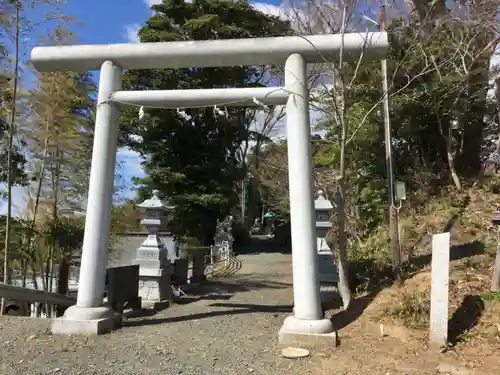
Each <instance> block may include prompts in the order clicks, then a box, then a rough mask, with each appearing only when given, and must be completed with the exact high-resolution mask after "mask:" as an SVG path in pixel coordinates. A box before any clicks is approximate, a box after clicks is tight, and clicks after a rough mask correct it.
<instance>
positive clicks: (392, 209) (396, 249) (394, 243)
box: [380, 0, 401, 279]
mask: <svg viewBox="0 0 500 375" xmlns="http://www.w3.org/2000/svg"><path fill="white" fill-rule="evenodd" d="M386 6H387V0H384V4H382V5H380V31H382V32H384V31H386ZM381 67H382V91H383V93H382V95H383V103H384V141H385V161H386V168H387V184H388V192H389V231H390V234H391V250H392V270H393V275H394V277H395V279H400V278H401V248H400V246H399V225H398V213H397V211H396V206H395V196H394V169H393V166H392V134H391V117H390V107H389V82H388V73H387V70H388V69H387V59H383V60H382V62H381Z"/></svg>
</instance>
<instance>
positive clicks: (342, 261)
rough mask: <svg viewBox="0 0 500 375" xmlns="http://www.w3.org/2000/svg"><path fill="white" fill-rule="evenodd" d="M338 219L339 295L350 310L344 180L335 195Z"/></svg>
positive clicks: (340, 181)
mask: <svg viewBox="0 0 500 375" xmlns="http://www.w3.org/2000/svg"><path fill="white" fill-rule="evenodd" d="M335 198H336V199H335V201H336V205H337V217H338V229H337V230H338V232H337V242H338V251H339V262H338V270H339V293H340V297H341V298H342V304H343V306H344V310H346V309H348V308H349V306H350V304H351V298H352V296H351V289H350V288H349V272H348V270H349V262H348V258H347V239H346V233H345V222H346V215H345V186H344V181H343V179H340V180H339V182H338V190H337V194H335Z"/></svg>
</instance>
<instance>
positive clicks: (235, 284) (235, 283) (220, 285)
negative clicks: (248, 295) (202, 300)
mask: <svg viewBox="0 0 500 375" xmlns="http://www.w3.org/2000/svg"><path fill="white" fill-rule="evenodd" d="M291 285H292V284H290V283H283V282H280V281H272V280H255V279H252V280H250V279H245V278H241V277H238V278H233V279H231V280H210V281H206V282H205V283H203V284H201V285H199V286H197V287H196V288H194V289H193V290H189V291H187V292H186V293H187V294H188V295H189V296H202V295H209V294H234V293H239V292H248V291H251V290H259V289H286V288H290V287H291Z"/></svg>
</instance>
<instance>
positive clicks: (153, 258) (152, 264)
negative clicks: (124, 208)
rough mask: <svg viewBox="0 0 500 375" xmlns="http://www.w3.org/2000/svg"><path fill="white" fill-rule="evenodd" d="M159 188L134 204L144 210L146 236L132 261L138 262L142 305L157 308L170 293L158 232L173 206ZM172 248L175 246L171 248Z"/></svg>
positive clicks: (166, 261) (165, 255) (166, 262)
mask: <svg viewBox="0 0 500 375" xmlns="http://www.w3.org/2000/svg"><path fill="white" fill-rule="evenodd" d="M159 193H160V192H159V191H158V190H155V191H153V197H152V198H150V199H146V200H145V201H144V202H142V203H140V204H138V205H137V207H139V208H141V209H143V210H144V212H145V218H144V219H143V220H141V224H142V225H144V226H145V227H146V229H147V230H148V238H147V239H146V240H145V241H144V242H143V243H142V245H141V246H140V247H139V248H138V249H137V252H136V258H135V260H134V264H137V265H139V296H140V297H141V299H142V304H143V307H146V308H156V307H158V305H161V304H164V303H168V302H169V301H170V300H171V297H172V288H171V286H170V280H171V274H172V270H171V262H170V260H169V258H170V257H169V252H170V251H169V250H168V249H167V248H166V246H165V244H164V243H163V241H162V239H161V237H160V235H159V233H160V229H161V227H162V224H163V222H164V220H165V218H166V216H167V215H166V214H167V212H168V210H170V209H172V208H173V207H172V206H169V205H166V204H165V203H164V202H163V201H162V200H161V199H160V197H159ZM170 250H171V251H174V252H175V249H170Z"/></svg>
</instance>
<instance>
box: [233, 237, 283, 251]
mask: <svg viewBox="0 0 500 375" xmlns="http://www.w3.org/2000/svg"><path fill="white" fill-rule="evenodd" d="M234 251H235V253H236V254H238V255H240V254H241V255H249V254H291V252H292V250H291V247H290V245H287V244H282V243H280V241H279V240H276V239H275V238H269V237H267V236H258V235H257V236H251V237H249V238H246V239H245V240H244V241H240V242H239V243H237V244H236V245H235V249H234Z"/></svg>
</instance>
